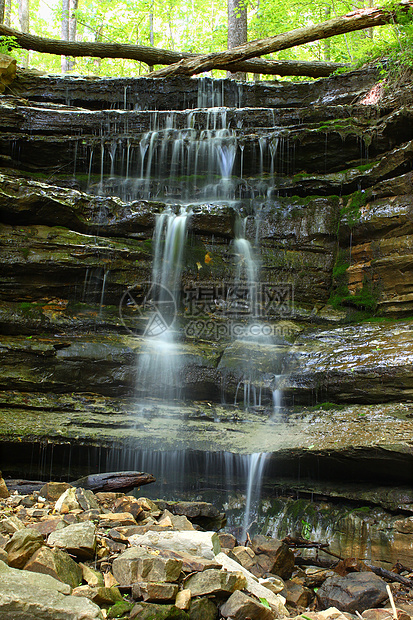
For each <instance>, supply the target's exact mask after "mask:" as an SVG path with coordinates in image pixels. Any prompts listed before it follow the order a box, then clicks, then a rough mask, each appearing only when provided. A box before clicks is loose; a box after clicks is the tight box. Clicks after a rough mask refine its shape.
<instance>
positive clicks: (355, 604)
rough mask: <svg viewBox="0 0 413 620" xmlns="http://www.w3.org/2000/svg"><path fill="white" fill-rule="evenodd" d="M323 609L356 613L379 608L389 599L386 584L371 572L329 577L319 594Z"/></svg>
mask: <svg viewBox="0 0 413 620" xmlns="http://www.w3.org/2000/svg"><path fill="white" fill-rule="evenodd" d="M317 598H318V600H319V602H320V605H321V606H322V608H323V609H327V608H328V607H337V609H339V610H340V611H347V612H349V613H354V612H355V611H358V612H360V613H361V612H362V611H364V610H365V609H370V608H372V607H378V606H380V604H381V603H383V602H384V601H385V600H386V599H387V591H386V582H385V581H384V580H383V579H381V577H379V576H378V575H375V574H374V573H371V572H363V573H350V574H349V575H347V576H346V577H340V576H339V575H337V576H336V577H329V578H328V579H327V580H326V581H325V582H324V583H323V585H322V586H321V588H320V589H319V590H318V592H317Z"/></svg>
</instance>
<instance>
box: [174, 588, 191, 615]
mask: <svg viewBox="0 0 413 620" xmlns="http://www.w3.org/2000/svg"><path fill="white" fill-rule="evenodd" d="M191 598H192V595H191V590H188V589H187V588H184V589H183V590H181V591H180V592H178V594H177V595H176V599H175V607H178V609H185V610H188V609H189V607H190V606H191Z"/></svg>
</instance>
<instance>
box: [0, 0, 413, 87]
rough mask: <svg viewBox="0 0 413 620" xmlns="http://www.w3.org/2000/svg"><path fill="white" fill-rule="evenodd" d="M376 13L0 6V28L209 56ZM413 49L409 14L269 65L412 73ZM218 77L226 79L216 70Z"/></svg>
mask: <svg viewBox="0 0 413 620" xmlns="http://www.w3.org/2000/svg"><path fill="white" fill-rule="evenodd" d="M380 4H383V3H380ZM371 6H372V0H367V1H366V2H363V1H361V0H359V1H357V2H351V1H348V0H332V1H331V0H329V1H328V2H327V3H326V2H325V1H323V0H312V1H311V2H309V1H308V0H0V23H4V24H5V25H7V26H10V27H12V28H15V29H16V30H19V31H21V32H30V33H31V34H35V35H38V36H41V37H47V38H51V39H63V40H67V41H84V42H108V43H109V42H111V43H115V42H117V43H129V44H138V45H145V46H151V47H158V48H164V49H170V50H177V51H180V52H191V53H202V54H205V53H209V52H217V51H221V50H224V49H226V48H227V47H228V48H232V47H235V46H236V45H239V44H242V43H244V42H245V41H247V40H248V41H251V40H255V39H262V38H265V37H269V36H274V35H277V34H280V33H283V32H287V31H290V30H293V29H296V28H301V27H304V26H308V25H311V24H317V23H321V22H323V21H326V20H328V19H331V18H333V17H338V16H341V15H344V14H346V13H349V12H351V11H355V10H358V9H362V8H368V7H371ZM2 42H3V45H2ZM412 43H413V26H412V18H411V15H406V17H405V19H404V20H398V23H395V22H394V23H390V24H387V25H384V26H381V27H378V28H368V29H365V30H360V31H356V32H350V33H347V34H344V35H339V36H336V37H332V38H328V39H323V40H321V41H314V42H312V43H308V44H306V45H300V46H299V47H292V48H290V49H286V50H282V51H279V52H277V53H274V54H269V55H266V56H264V58H267V59H274V60H304V61H327V62H330V61H332V62H339V63H350V64H351V65H360V64H362V63H363V62H366V61H368V60H371V59H372V58H379V57H381V58H383V57H386V55H387V57H392V56H393V57H395V56H397V60H398V62H399V61H400V59H401V60H402V62H403V63H404V65H406V64H407V65H408V66H409V65H410V66H412V65H413V44H412ZM7 51H10V38H9V37H0V52H7ZM12 53H13V55H14V56H15V58H16V59H17V61H18V63H19V64H22V65H24V66H26V67H27V66H31V67H35V68H36V69H40V70H44V71H47V72H50V73H60V72H63V73H66V72H72V73H76V74H85V75H106V76H118V77H121V76H136V75H145V74H146V73H148V72H149V71H150V70H152V69H153V67H148V65H146V64H145V63H143V62H137V61H134V60H127V59H112V58H103V59H101V58H89V57H80V58H76V59H73V58H67V57H61V56H58V55H52V54H44V53H39V52H34V51H30V52H28V51H26V50H23V49H19V48H16V49H14V50H13V52H12ZM155 69H156V67H155ZM212 75H214V76H215V77H221V76H225V75H226V73H225V72H224V71H219V70H214V71H213V72H212ZM257 77H258V76H255V78H257ZM253 78H254V76H253V74H248V75H247V79H253ZM261 79H274V76H261ZM295 79H300V78H295ZM302 79H303V78H302ZM305 79H308V78H305Z"/></svg>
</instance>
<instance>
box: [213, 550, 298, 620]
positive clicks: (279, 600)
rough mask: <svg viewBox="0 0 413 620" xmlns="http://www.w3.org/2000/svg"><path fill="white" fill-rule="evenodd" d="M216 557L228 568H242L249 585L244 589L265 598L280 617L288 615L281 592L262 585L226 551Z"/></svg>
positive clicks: (230, 569)
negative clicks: (274, 591)
mask: <svg viewBox="0 0 413 620" xmlns="http://www.w3.org/2000/svg"><path fill="white" fill-rule="evenodd" d="M216 559H217V562H219V563H220V564H221V565H222V567H223V568H225V569H226V570H229V571H233V570H240V571H241V572H242V573H243V574H244V576H245V578H246V580H247V585H246V586H245V588H244V589H245V590H246V591H247V592H248V593H249V594H253V595H254V596H256V597H257V598H258V599H260V598H265V599H266V600H267V601H268V603H269V605H270V606H271V609H272V610H273V611H275V612H276V614H277V616H278V617H281V618H282V617H283V616H288V612H287V610H286V608H285V607H284V603H285V598H284V597H283V596H281V595H280V594H274V593H273V592H271V590H269V589H268V588H266V587H265V586H262V585H261V584H260V583H258V580H257V579H256V578H255V577H254V575H253V574H252V573H250V572H249V571H247V570H246V569H245V568H243V567H242V566H241V564H238V562H236V561H235V560H232V559H231V558H229V557H228V556H227V555H225V553H219V554H218V555H217V557H216Z"/></svg>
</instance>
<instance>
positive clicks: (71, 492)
mask: <svg viewBox="0 0 413 620" xmlns="http://www.w3.org/2000/svg"><path fill="white" fill-rule="evenodd" d="M54 509H55V511H56V512H60V514H67V513H68V512H70V511H71V510H79V509H80V504H79V502H78V501H77V497H76V489H75V488H74V487H69V488H68V489H66V491H64V493H62V495H61V496H60V497H59V498H58V500H57V501H56V504H55V507H54Z"/></svg>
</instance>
